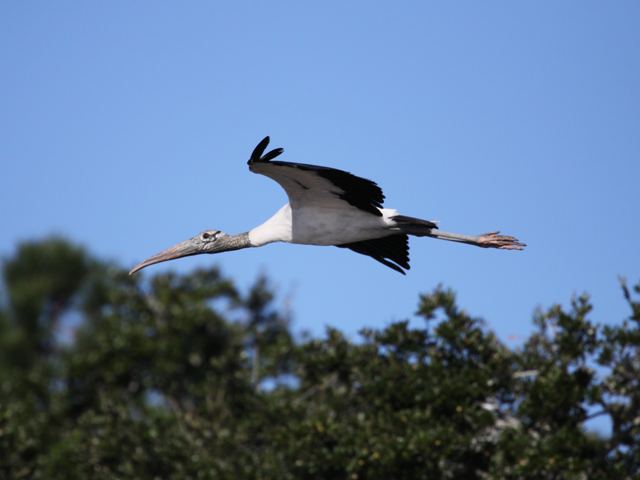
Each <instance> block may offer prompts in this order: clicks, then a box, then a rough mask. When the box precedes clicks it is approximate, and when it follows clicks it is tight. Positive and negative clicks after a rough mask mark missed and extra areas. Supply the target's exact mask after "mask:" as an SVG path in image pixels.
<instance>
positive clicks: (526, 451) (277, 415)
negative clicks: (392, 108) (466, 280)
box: [0, 238, 640, 479]
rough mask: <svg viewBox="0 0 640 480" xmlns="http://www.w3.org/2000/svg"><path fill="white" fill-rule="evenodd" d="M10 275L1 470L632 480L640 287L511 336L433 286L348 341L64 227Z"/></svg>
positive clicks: (2, 325) (253, 292) (639, 449)
mask: <svg viewBox="0 0 640 480" xmlns="http://www.w3.org/2000/svg"><path fill="white" fill-rule="evenodd" d="M2 273H3V281H4V285H5V295H4V297H5V301H4V304H3V305H2V306H1V308H0V347H1V350H0V476H1V477H2V478H40V479H56V478H60V479H70V478H97V479H113V478H123V479H129V478H131V479H134V478H135V479H145V478H149V479H153V478H163V479H164V478H193V479H218V478H219V479H243V478H247V479H254V478H255V479H260V478H262V479H274V478H278V479H298V478H303V479H307V478H317V479H336V478H337V479H340V478H345V479H389V478H402V479H413V478H415V479H438V478H472V479H473V478H477V479H490V478H496V479H498V478H500V479H502V478H513V479H516V478H517V479H520V478H535V479H538V478H540V479H547V478H573V479H587V478H589V479H591V478H603V479H604V478H628V479H631V478H638V476H640V300H639V297H640V284H639V285H637V286H635V287H634V288H632V289H631V288H629V287H628V286H627V285H626V284H624V283H623V286H622V295H621V298H623V299H624V300H625V301H626V302H627V303H628V305H629V307H630V314H629V317H628V318H626V319H621V321H618V322H614V321H611V323H609V324H608V325H606V326H602V325H597V324H595V323H593V322H592V321H591V320H590V312H591V304H590V301H589V298H588V297H587V296H586V295H583V296H579V297H576V298H574V299H573V300H572V302H571V306H570V308H568V309H565V308H562V307H561V306H552V307H551V308H549V309H548V310H546V311H539V312H537V313H536V314H535V315H534V319H533V322H534V327H535V328H534V332H533V333H532V334H531V336H530V337H529V338H528V339H527V340H526V342H525V343H524V344H523V345H522V346H521V347H519V348H517V349H510V348H507V347H506V346H505V345H504V344H503V343H501V342H500V341H499V339H497V338H496V336H495V335H494V334H493V333H492V332H491V331H490V330H489V329H488V328H487V325H486V324H485V322H484V321H483V320H481V319H479V318H476V317H473V316H471V315H470V314H468V313H467V312H466V311H464V310H462V309H461V308H460V307H459V306H458V304H457V300H456V298H455V294H454V293H453V291H452V290H449V289H446V288H442V287H439V288H437V289H435V290H434V291H433V292H431V293H428V294H424V295H422V296H421V297H420V299H419V301H418V310H417V315H418V316H419V317H421V318H422V319H423V323H422V325H421V326H419V327H415V326H413V325H415V324H416V322H411V323H409V322H408V321H404V322H398V323H395V324H392V325H390V326H388V327H387V328H385V329H381V330H378V329H364V330H363V331H362V332H361V337H360V338H358V339H356V340H353V339H349V338H346V337H345V336H344V335H343V334H342V333H341V332H340V331H338V330H335V329H328V330H327V333H326V335H325V336H324V337H323V338H306V337H300V336H296V335H294V334H293V333H292V331H291V329H290V325H289V319H288V317H287V315H286V314H285V313H283V312H282V311H281V309H279V308H278V307H277V305H276V304H275V302H274V292H273V290H272V288H271V287H270V285H269V282H268V280H267V279H266V278H264V277H259V278H258V279H257V280H256V282H255V284H254V285H253V287H252V288H251V289H250V290H249V291H248V292H241V291H238V289H237V288H236V286H235V285H234V283H233V281H232V280H230V279H229V278H226V277H225V276H223V275H222V274H221V272H220V271H219V270H217V269H208V270H196V271H194V272H193V273H190V274H187V275H176V274H172V273H166V274H158V275H155V276H152V277H151V278H147V277H142V276H135V277H129V276H128V275H127V274H126V272H125V271H124V270H123V269H122V268H120V267H119V266H117V265H113V264H109V263H106V262H102V261H100V260H97V259H95V258H93V257H92V256H91V255H90V254H88V253H87V252H86V251H85V250H84V249H83V248H81V247H78V246H76V245H73V244H72V243H70V242H68V241H65V240H63V239H60V238H52V239H46V240H43V241H37V242H27V243H23V244H21V245H20V246H19V247H18V248H17V250H16V252H15V254H14V255H13V256H11V257H10V258H8V259H6V260H5V261H4V264H3V269H2ZM367 322H368V319H362V321H361V323H362V324H363V325H366V324H367ZM597 417H602V418H603V419H606V421H607V422H608V423H610V425H611V433H610V434H609V433H603V432H601V433H596V432H593V431H591V430H589V429H588V428H587V422H589V421H590V420H591V419H593V418H597Z"/></svg>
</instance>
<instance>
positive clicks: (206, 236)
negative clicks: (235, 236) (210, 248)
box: [200, 232, 218, 240]
mask: <svg viewBox="0 0 640 480" xmlns="http://www.w3.org/2000/svg"><path fill="white" fill-rule="evenodd" d="M217 233H218V232H202V233H201V234H200V239H201V240H215V238H216V235H217Z"/></svg>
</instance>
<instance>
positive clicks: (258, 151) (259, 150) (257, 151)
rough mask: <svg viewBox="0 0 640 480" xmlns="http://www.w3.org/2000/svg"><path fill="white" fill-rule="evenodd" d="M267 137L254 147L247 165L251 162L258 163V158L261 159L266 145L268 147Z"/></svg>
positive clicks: (268, 139)
mask: <svg viewBox="0 0 640 480" xmlns="http://www.w3.org/2000/svg"><path fill="white" fill-rule="evenodd" d="M269 141H270V138H269V135H267V136H266V137H264V138H263V139H262V140H261V141H260V143H259V144H258V145H256V148H254V149H253V152H251V157H250V158H249V163H251V162H259V161H260V158H261V157H262V154H263V153H264V151H265V149H266V148H267V145H269Z"/></svg>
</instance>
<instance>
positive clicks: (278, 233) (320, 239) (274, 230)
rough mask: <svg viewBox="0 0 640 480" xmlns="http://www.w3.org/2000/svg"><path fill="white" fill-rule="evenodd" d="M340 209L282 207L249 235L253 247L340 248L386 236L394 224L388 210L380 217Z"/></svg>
mask: <svg viewBox="0 0 640 480" xmlns="http://www.w3.org/2000/svg"><path fill="white" fill-rule="evenodd" d="M342 203H343V206H330V207H322V206H318V205H308V206H301V207H299V208H294V209H292V208H291V205H290V204H288V203H287V204H286V205H285V206H283V207H282V208H281V209H280V210H278V211H277V212H276V213H275V215H273V216H272V217H271V218H270V219H269V220H267V221H266V222H264V223H263V224H262V225H259V226H257V227H256V228H254V229H252V230H251V231H250V232H249V241H250V242H251V245H252V246H254V247H259V246H261V245H265V244H267V243H271V242H288V243H300V244H304V245H342V244H345V243H353V242H360V241H363V240H370V239H373V238H381V237H385V236H388V235H389V230H391V229H393V227H394V226H395V225H396V223H395V222H394V221H393V220H391V218H390V217H393V216H394V215H398V212H397V211H396V210H393V209H390V208H382V209H379V210H380V212H381V213H382V216H381V217H378V216H376V215H372V214H370V213H367V212H364V211H362V210H358V209H357V208H354V207H352V206H351V205H349V204H347V203H345V202H342Z"/></svg>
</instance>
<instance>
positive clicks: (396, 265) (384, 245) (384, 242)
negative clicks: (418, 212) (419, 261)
mask: <svg viewBox="0 0 640 480" xmlns="http://www.w3.org/2000/svg"><path fill="white" fill-rule="evenodd" d="M336 247H340V248H348V249H350V250H353V251H354V252H356V253H360V254H362V255H368V256H370V257H371V258H373V259H374V260H377V261H378V262H380V263H382V264H383V265H386V266H387V267H389V268H392V269H393V270H395V271H396V272H400V273H401V274H403V275H405V271H404V270H403V268H404V269H407V270H409V269H410V268H411V267H410V266H409V237H408V236H407V235H391V236H389V237H383V238H376V239H373V240H363V241H362V242H353V243H344V244H342V245H336Z"/></svg>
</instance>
